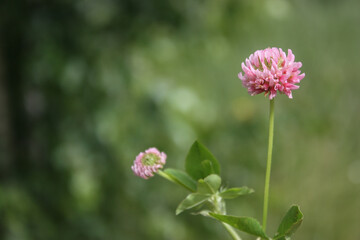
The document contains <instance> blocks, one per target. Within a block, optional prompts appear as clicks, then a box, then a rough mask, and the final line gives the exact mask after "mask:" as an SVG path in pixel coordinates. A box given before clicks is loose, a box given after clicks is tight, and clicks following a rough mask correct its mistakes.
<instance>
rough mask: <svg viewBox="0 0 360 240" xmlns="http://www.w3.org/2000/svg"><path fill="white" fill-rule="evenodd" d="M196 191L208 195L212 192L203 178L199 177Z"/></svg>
mask: <svg viewBox="0 0 360 240" xmlns="http://www.w3.org/2000/svg"><path fill="white" fill-rule="evenodd" d="M196 192H197V193H201V194H208V195H210V194H212V193H213V191H212V189H211V188H210V186H209V184H207V183H206V182H205V180H204V179H199V181H198V184H197V191H196Z"/></svg>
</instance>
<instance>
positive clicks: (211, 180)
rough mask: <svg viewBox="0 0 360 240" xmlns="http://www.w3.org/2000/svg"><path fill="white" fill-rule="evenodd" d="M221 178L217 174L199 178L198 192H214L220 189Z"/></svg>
mask: <svg viewBox="0 0 360 240" xmlns="http://www.w3.org/2000/svg"><path fill="white" fill-rule="evenodd" d="M220 185H221V178H220V177H219V176H218V175H216V174H210V175H209V176H207V177H206V178H204V179H199V181H198V185H197V192H198V193H203V194H214V193H216V192H217V190H219V188H220Z"/></svg>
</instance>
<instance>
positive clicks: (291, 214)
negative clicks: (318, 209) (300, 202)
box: [274, 205, 304, 240]
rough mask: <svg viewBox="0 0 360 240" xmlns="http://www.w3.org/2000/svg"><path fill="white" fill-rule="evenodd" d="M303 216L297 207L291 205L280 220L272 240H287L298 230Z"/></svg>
mask: <svg viewBox="0 0 360 240" xmlns="http://www.w3.org/2000/svg"><path fill="white" fill-rule="evenodd" d="M303 218H304V215H303V214H302V212H301V211H300V208H299V206H297V205H293V206H292V207H291V208H290V209H289V211H288V212H287V213H286V215H285V217H284V218H283V219H282V221H281V223H280V225H279V228H278V231H277V234H276V235H275V238H274V239H277V240H280V239H287V238H290V237H291V235H292V234H293V233H294V232H295V231H296V230H297V229H298V228H299V226H300V225H301V223H302V221H303Z"/></svg>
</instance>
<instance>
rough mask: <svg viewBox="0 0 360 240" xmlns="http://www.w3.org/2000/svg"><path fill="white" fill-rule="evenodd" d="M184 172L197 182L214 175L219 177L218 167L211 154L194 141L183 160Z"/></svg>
mask: <svg viewBox="0 0 360 240" xmlns="http://www.w3.org/2000/svg"><path fill="white" fill-rule="evenodd" d="M185 170H186V172H187V173H188V174H189V175H190V176H191V177H192V178H194V179H196V180H199V179H203V178H205V177H207V176H208V175H210V174H212V173H215V174H217V175H220V165H219V162H218V161H217V160H216V158H215V157H214V156H213V155H212V154H211V152H210V151H209V150H208V149H207V148H206V147H205V146H204V145H202V144H201V143H199V142H198V141H195V142H194V144H193V145H192V146H191V148H190V151H189V153H188V155H187V156H186V160H185Z"/></svg>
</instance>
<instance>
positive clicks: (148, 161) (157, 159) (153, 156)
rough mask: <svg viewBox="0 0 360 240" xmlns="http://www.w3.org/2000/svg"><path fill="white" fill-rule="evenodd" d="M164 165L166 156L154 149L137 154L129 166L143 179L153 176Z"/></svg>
mask: <svg viewBox="0 0 360 240" xmlns="http://www.w3.org/2000/svg"><path fill="white" fill-rule="evenodd" d="M165 163H166V154H165V153H163V152H160V151H159V150H157V149H156V148H149V149H148V150H146V151H145V152H141V153H139V155H137V156H136V158H135V160H134V164H133V165H132V166H131V169H132V170H133V172H134V173H135V174H136V175H137V176H139V177H142V178H144V179H148V178H149V177H152V176H154V173H156V172H157V171H158V170H159V169H160V168H162V167H163V165H164V164H165Z"/></svg>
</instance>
